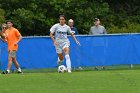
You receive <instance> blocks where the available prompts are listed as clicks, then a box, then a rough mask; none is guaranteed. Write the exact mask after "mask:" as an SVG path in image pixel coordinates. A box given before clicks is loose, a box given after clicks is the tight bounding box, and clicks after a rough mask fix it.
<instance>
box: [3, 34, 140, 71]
mask: <svg viewBox="0 0 140 93" xmlns="http://www.w3.org/2000/svg"><path fill="white" fill-rule="evenodd" d="M76 37H77V39H78V40H79V41H80V43H81V46H78V45H77V44H76V43H75V42H74V40H73V39H72V37H69V39H70V42H71V46H70V57H71V61H72V67H78V66H109V65H120V64H140V34H123V35H119V34H118V35H98V36H76ZM7 58H8V53H7V44H5V43H3V42H2V41H0V63H1V64H0V65H1V69H6V67H7V61H8V60H7ZM17 60H18V62H19V64H20V66H21V68H26V69H30V68H55V67H57V64H56V61H57V54H56V52H55V47H54V45H53V42H52V40H51V39H50V37H28V38H27V37H26V38H23V39H22V41H21V42H20V43H19V49H18V52H17ZM64 64H65V62H64Z"/></svg>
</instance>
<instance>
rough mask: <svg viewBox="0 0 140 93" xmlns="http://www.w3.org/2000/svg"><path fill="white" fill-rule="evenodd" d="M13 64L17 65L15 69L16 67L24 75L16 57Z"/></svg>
mask: <svg viewBox="0 0 140 93" xmlns="http://www.w3.org/2000/svg"><path fill="white" fill-rule="evenodd" d="M13 63H14V64H15V67H16V69H17V71H18V73H22V71H21V68H20V66H19V64H18V62H17V60H16V57H13Z"/></svg>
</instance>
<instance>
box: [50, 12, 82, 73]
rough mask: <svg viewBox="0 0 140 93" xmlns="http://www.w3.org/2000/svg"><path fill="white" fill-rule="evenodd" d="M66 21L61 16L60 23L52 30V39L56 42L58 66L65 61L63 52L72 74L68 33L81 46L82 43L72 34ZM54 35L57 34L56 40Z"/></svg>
mask: <svg viewBox="0 0 140 93" xmlns="http://www.w3.org/2000/svg"><path fill="white" fill-rule="evenodd" d="M65 21H66V18H65V16H64V15H60V16H59V23H57V24H55V25H53V26H52V27H51V29H50V37H51V39H52V40H53V42H54V45H55V47H56V53H57V54H58V61H57V64H58V65H60V64H61V63H62V62H63V60H64V57H63V52H64V54H65V58H66V65H67V70H68V72H69V73H71V60H70V56H69V46H70V41H69V39H68V38H67V33H69V34H70V35H71V36H72V37H73V39H74V40H75V42H76V43H77V44H78V45H80V43H79V41H78V40H77V39H76V38H75V36H74V35H73V34H72V32H71V29H70V27H69V26H68V25H66V24H65ZM53 34H55V38H54V35H53Z"/></svg>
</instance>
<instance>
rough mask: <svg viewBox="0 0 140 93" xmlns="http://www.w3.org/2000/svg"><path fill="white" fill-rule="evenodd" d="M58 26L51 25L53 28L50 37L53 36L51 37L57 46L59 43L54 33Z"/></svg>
mask: <svg viewBox="0 0 140 93" xmlns="http://www.w3.org/2000/svg"><path fill="white" fill-rule="evenodd" d="M56 26H57V25H53V26H52V27H51V29H50V37H51V39H52V41H53V43H54V45H55V46H56V45H57V42H56V40H55V38H54V35H53V34H54V33H55V30H56Z"/></svg>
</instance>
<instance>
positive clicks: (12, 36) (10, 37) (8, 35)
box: [5, 20, 22, 74]
mask: <svg viewBox="0 0 140 93" xmlns="http://www.w3.org/2000/svg"><path fill="white" fill-rule="evenodd" d="M7 26H8V29H7V30H6V31H5V39H6V40H5V41H6V42H7V44H8V67H7V70H6V72H5V74H9V73H10V69H11V66H12V62H13V63H14V65H15V67H16V68H17V71H18V73H22V71H21V68H20V66H19V64H18V62H17V60H16V52H17V50H18V43H19V42H20V40H21V39H22V36H21V34H20V32H19V31H18V30H17V29H16V28H14V27H13V22H12V21H11V20H8V21H7Z"/></svg>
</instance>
